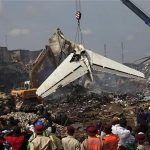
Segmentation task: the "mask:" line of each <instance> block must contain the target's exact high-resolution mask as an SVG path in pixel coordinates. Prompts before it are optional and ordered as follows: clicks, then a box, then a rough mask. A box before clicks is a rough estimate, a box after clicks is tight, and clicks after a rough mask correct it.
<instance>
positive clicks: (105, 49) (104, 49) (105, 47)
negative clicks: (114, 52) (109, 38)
mask: <svg viewBox="0 0 150 150" xmlns="http://www.w3.org/2000/svg"><path fill="white" fill-rule="evenodd" d="M104 56H105V57H107V55H106V44H104Z"/></svg>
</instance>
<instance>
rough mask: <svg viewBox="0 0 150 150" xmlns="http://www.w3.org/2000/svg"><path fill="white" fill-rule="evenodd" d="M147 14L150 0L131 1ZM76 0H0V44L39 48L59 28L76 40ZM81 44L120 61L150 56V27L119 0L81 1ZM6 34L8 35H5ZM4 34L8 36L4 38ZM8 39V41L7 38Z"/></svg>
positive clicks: (149, 10)
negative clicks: (82, 42) (122, 47)
mask: <svg viewBox="0 0 150 150" xmlns="http://www.w3.org/2000/svg"><path fill="white" fill-rule="evenodd" d="M133 1H134V2H135V3H136V4H137V5H138V6H140V8H142V10H144V11H146V12H147V13H148V14H150V0H133ZM75 6H76V5H75V0H0V45H1V46H5V45H6V41H7V45H8V48H9V49H20V48H21V49H30V50H39V49H42V48H44V47H45V45H46V44H47V43H48V38H49V37H50V36H51V35H52V34H53V32H54V31H55V30H56V29H57V28H58V27H59V28H60V29H61V30H62V31H63V33H64V35H65V37H66V38H67V39H70V40H73V41H74V40H75V33H76V28H77V21H76V19H75V15H74V14H75V11H76V7H75ZM81 11H82V19H81V28H82V32H83V39H84V46H85V47H86V48H89V49H92V50H93V51H96V52H98V53H100V54H102V55H104V44H106V49H107V56H108V57H109V58H112V59H114V60H116V61H119V62H121V42H123V45H124V57H125V62H128V61H129V62H133V61H134V60H136V59H138V58H141V57H144V56H150V27H148V26H147V25H146V24H145V23H144V22H143V21H142V20H141V19H140V18H139V17H137V16H136V15H135V14H134V13H133V12H132V11H131V10H129V9H128V8H127V7H126V6H125V5H123V3H122V2H121V1H120V0H81ZM6 35H7V36H6ZM6 37H7V38H6ZM6 39H7V40H6Z"/></svg>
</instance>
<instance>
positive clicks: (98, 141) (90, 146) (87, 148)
mask: <svg viewBox="0 0 150 150" xmlns="http://www.w3.org/2000/svg"><path fill="white" fill-rule="evenodd" d="M86 133H87V135H88V138H87V139H85V140H84V141H83V142H82V144H81V150H104V142H103V141H102V138H101V136H99V137H97V136H96V134H97V133H98V131H97V129H96V127H95V126H88V127H87V128H86Z"/></svg>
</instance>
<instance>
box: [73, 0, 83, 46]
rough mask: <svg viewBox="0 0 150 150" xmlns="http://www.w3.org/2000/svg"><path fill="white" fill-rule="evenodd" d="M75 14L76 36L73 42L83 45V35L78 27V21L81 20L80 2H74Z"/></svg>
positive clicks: (77, 0) (78, 0)
mask: <svg viewBox="0 0 150 150" xmlns="http://www.w3.org/2000/svg"><path fill="white" fill-rule="evenodd" d="M75 2H76V13H75V17H76V19H77V30H76V36H75V42H78V43H80V44H83V43H84V41H83V35H82V31H81V26H80V20H81V15H82V14H81V2H80V0H76V1H75Z"/></svg>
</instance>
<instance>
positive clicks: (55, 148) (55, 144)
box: [49, 126, 63, 150]
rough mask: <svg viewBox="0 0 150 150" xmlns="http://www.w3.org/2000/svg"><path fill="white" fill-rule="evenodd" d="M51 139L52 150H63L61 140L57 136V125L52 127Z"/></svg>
mask: <svg viewBox="0 0 150 150" xmlns="http://www.w3.org/2000/svg"><path fill="white" fill-rule="evenodd" d="M49 138H50V139H51V143H52V144H51V145H52V150H63V146H62V142H61V140H60V139H59V138H58V137H57V136H56V126H52V127H51V133H50V135H49Z"/></svg>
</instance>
